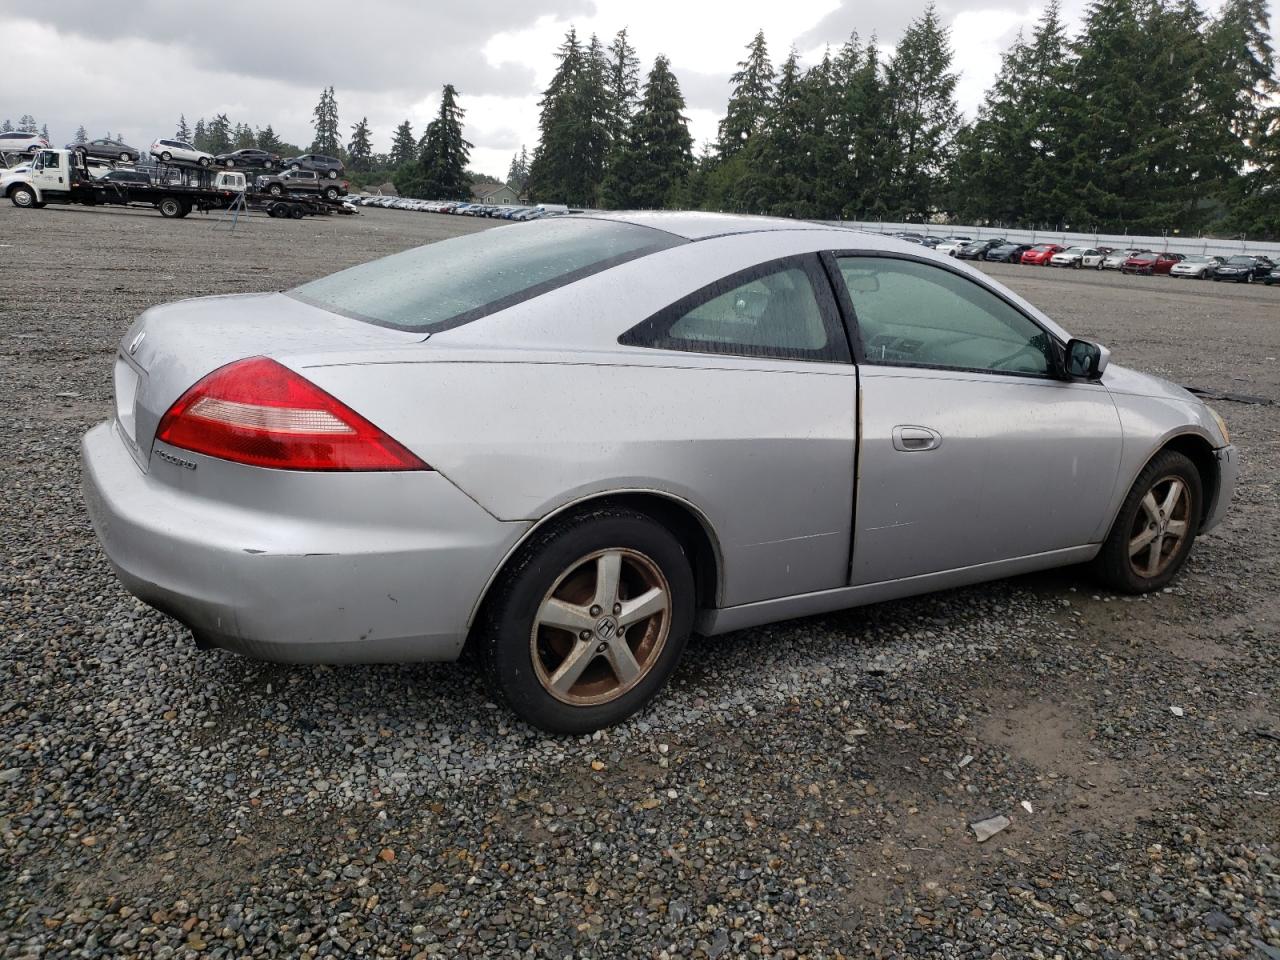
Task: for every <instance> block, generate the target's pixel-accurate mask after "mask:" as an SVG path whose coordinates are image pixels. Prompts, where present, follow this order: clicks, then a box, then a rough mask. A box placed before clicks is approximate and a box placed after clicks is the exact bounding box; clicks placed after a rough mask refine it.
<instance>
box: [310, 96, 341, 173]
mask: <svg viewBox="0 0 1280 960" xmlns="http://www.w3.org/2000/svg"><path fill="white" fill-rule="evenodd" d="M311 116H312V121H311V125H312V126H313V127H314V128H315V131H316V136H315V139H314V140H313V141H312V142H311V152H312V153H322V154H324V155H325V156H330V157H336V156H337V155H338V151H339V150H341V149H342V142H341V139H340V134H339V132H338V101H337V98H336V97H334V94H333V87H331V86H330V87H326V88H325V89H324V90H322V91H321V92H320V102H319V103H317V104H316V108H315V110H313V111H312V114H311Z"/></svg>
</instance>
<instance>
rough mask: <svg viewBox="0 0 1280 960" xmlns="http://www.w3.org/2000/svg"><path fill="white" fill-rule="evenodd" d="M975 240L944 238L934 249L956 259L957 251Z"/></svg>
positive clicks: (953, 237) (970, 238)
mask: <svg viewBox="0 0 1280 960" xmlns="http://www.w3.org/2000/svg"><path fill="white" fill-rule="evenodd" d="M972 240H973V237H960V236H952V237H943V238H942V239H941V240H939V241H938V242H937V243H935V244H934V245H933V249H934V250H936V251H937V252H938V253H945V254H946V255H947V256H949V257H954V256H955V255H956V251H957V250H959V249H960V248H961V247H963V246H964V245H965V244H966V243H969V242H970V241H972Z"/></svg>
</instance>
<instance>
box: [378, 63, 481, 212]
mask: <svg viewBox="0 0 1280 960" xmlns="http://www.w3.org/2000/svg"><path fill="white" fill-rule="evenodd" d="M465 114H466V111H465V110H463V109H462V108H461V107H459V106H458V91H457V90H455V89H454V88H453V84H451V83H447V84H445V86H444V91H443V93H442V94H441V97H440V110H439V112H438V113H437V114H436V118H435V119H434V120H432V121H431V123H429V124H427V132H426V134H425V135H424V136H423V148H422V154H421V156H420V158H419V161H418V167H417V170H416V171H412V170H410V171H406V172H407V176H405V177H403V178H397V180H396V188H397V189H398V190H400V192H401V193H402V194H406V193H407V195H409V196H415V195H416V196H420V197H426V198H430V199H438V200H461V199H464V198H466V197H467V196H469V195H470V189H471V180H470V178H469V177H468V176H467V162H468V161H469V160H470V157H471V146H472V145H471V144H470V143H468V142H467V140H466V139H465V138H464V137H463V136H462V118H463V116H464V115H465ZM415 174H416V175H415ZM401 183H404V184H405V186H407V187H409V191H406V190H405V189H404V188H403V187H401Z"/></svg>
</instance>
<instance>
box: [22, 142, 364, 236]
mask: <svg viewBox="0 0 1280 960" xmlns="http://www.w3.org/2000/svg"><path fill="white" fill-rule="evenodd" d="M147 172H148V174H149V175H150V176H151V182H150V183H147V184H143V183H126V182H123V181H103V180H98V179H95V178H94V177H92V176H90V175H89V172H88V170H87V168H86V167H85V164H84V157H83V155H82V154H80V153H77V152H75V151H70V150H41V151H40V152H38V153H36V154H35V155H34V156H33V157H32V167H31V172H30V173H29V174H21V175H17V176H15V177H12V178H6V179H5V180H4V181H3V188H2V189H3V193H4V196H6V197H8V198H9V199H10V200H11V201H12V202H13V204H14V206H18V207H31V208H37V209H38V208H40V207H43V206H45V205H46V204H50V203H58V204H82V205H84V206H90V207H93V206H131V205H146V206H151V207H154V208H155V209H157V210H159V211H160V215H161V216H163V217H170V218H175V219H181V218H182V217H185V216H187V215H188V214H189V213H191V211H192V210H201V211H207V210H222V209H225V208H228V207H230V206H231V205H232V204H234V203H235V202H236V201H237V199H238V198H243V200H244V203H245V204H246V205H248V206H249V207H257V208H259V209H263V210H265V211H266V213H267V214H268V215H269V216H272V217H282V216H283V217H293V218H295V219H297V218H301V217H305V216H309V215H310V216H315V215H322V214H327V213H331V212H333V210H334V209H335V208H336V207H337V205H338V204H339V203H340V202H341V201H340V200H337V201H333V200H329V199H327V198H325V197H318V196H316V195H315V194H314V193H302V192H298V193H294V192H286V193H283V194H270V193H266V192H262V193H258V192H255V191H254V190H253V189H251V188H250V185H249V183H248V181H247V180H246V178H245V175H244V173H242V172H239V171H235V172H232V171H228V170H226V169H222V168H217V167H202V166H199V165H198V164H187V163H181V162H176V161H170V162H167V163H160V164H156V165H155V166H154V167H152V168H150V169H148V171H147Z"/></svg>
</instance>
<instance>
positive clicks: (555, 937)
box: [0, 205, 1280, 960]
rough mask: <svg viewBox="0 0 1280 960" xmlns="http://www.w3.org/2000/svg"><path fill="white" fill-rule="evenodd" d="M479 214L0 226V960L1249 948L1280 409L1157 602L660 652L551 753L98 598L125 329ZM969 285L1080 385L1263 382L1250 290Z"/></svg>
mask: <svg viewBox="0 0 1280 960" xmlns="http://www.w3.org/2000/svg"><path fill="white" fill-rule="evenodd" d="M482 227H483V224H480V223H476V222H474V221H470V220H465V219H462V218H452V217H440V216H432V215H428V214H411V213H402V212H399V211H377V210H374V211H369V212H366V213H365V214H363V215H361V216H359V217H351V218H341V219H337V218H335V219H333V220H327V221H321V222H317V221H311V220H307V221H301V222H295V221H274V220H267V219H265V218H255V219H253V220H251V221H250V222H249V223H248V224H242V225H241V227H240V229H238V230H237V231H236V232H235V233H234V234H232V233H230V232H227V231H226V230H225V229H219V228H218V226H217V224H216V221H215V219H214V218H200V217H192V218H189V219H188V220H185V221H167V220H162V219H160V218H159V217H158V216H156V215H155V214H154V213H151V212H149V211H147V212H143V211H137V212H130V211H120V210H114V211H101V210H84V209H57V208H50V209H48V210H45V211H18V210H15V209H12V208H10V207H8V206H7V205H5V206H3V207H0V278H2V280H0V291H2V293H0V320H2V321H3V342H4V347H3V349H4V366H3V376H2V378H0V405H2V408H3V413H2V414H0V415H2V416H3V423H4V427H5V432H6V435H8V436H10V437H11V438H14V439H13V440H12V441H11V442H9V443H6V445H5V450H6V451H7V452H6V456H5V457H4V458H3V463H0V476H2V479H3V484H4V490H5V496H4V498H3V502H2V505H0V524H2V526H0V537H2V538H3V541H4V543H5V551H4V554H3V558H2V563H3V593H2V595H0V614H2V616H3V625H4V643H3V647H2V648H0V957H41V956H43V957H131V956H146V957H155V958H164V957H206V956H207V957H242V956H301V957H325V956H333V957H346V956H378V957H382V956H388V957H390V956H395V957H402V956H441V957H460V956H468V957H469V956H500V957H550V958H557V960H558V958H564V957H600V958H614V957H647V958H655V957H660V958H673V957H686V958H692V957H711V958H719V957H739V956H742V957H755V956H765V957H770V956H772V957H787V958H791V957H813V958H818V957H829V958H834V957H841V956H845V957H991V958H997V957H1002V958H1006V960H1013V958H1022V957H1035V958H1056V957H1077V956H1100V957H1129V956H1149V957H1155V956H1158V957H1242V958H1243V957H1248V958H1260V960H1280V694H1278V693H1277V691H1278V690H1280V651H1278V648H1277V646H1276V642H1275V641H1276V635H1277V619H1278V614H1280V601H1278V600H1277V596H1278V594H1280V589H1278V588H1280V564H1278V563H1277V560H1278V559H1280V536H1278V534H1277V530H1278V529H1280V527H1278V526H1277V520H1278V519H1280V516H1278V515H1280V489H1278V488H1277V482H1276V477H1277V468H1278V467H1280V416H1278V411H1280V408H1277V407H1265V406H1248V405H1243V404H1237V403H1222V404H1220V408H1221V410H1222V412H1223V413H1224V415H1225V416H1226V417H1227V419H1228V420H1229V421H1230V422H1231V425H1232V428H1233V433H1234V434H1235V438H1236V440H1237V442H1238V443H1239V446H1240V448H1241V451H1242V455H1243V459H1244V475H1243V478H1242V481H1241V484H1240V487H1239V489H1238V490H1237V493H1236V499H1235V503H1234V507H1233V512H1232V514H1231V516H1230V519H1229V520H1228V522H1227V523H1226V524H1225V525H1224V526H1223V527H1222V528H1220V529H1219V530H1218V531H1215V532H1214V533H1213V534H1212V535H1210V536H1207V537H1206V538H1204V539H1203V540H1202V541H1201V542H1200V543H1199V544H1198V545H1197V548H1196V551H1195V553H1194V555H1193V557H1192V559H1191V562H1190V565H1189V567H1188V569H1187V571H1186V573H1185V574H1184V576H1183V577H1182V578H1181V579H1180V580H1179V581H1177V582H1176V584H1175V586H1174V587H1172V588H1171V590H1170V591H1167V592H1165V593H1162V594H1159V595H1156V596H1153V597H1147V598H1142V599H1129V598H1120V597H1115V596H1110V595H1107V594H1104V593H1099V592H1098V591H1097V590H1096V588H1095V587H1094V586H1093V585H1092V584H1091V583H1090V582H1089V581H1088V580H1087V579H1085V578H1084V577H1083V575H1081V574H1080V573H1079V572H1077V571H1062V572H1057V573H1054V574H1048V575H1039V576H1033V577H1025V578H1020V579H1016V580H1009V581H1003V582H1000V583H995V584H989V585H984V586H979V587H974V588H971V589H966V590H958V591H953V592H950V593H945V594H940V595H935V596H930V597H925V598H921V599H917V600H911V601H906V602H897V603H892V604H884V605H881V606H877V607H871V608H866V609H862V610H856V611H852V612H848V613H843V614H838V615H833V616H828V617H822V618H816V619H809V620H800V621H793V622H790V623H786V624H780V625H775V626H771V627H765V628H760V629H755V630H750V631H746V632H743V633H739V634H734V635H731V636H726V637H719V638H715V639H710V640H697V641H695V642H694V643H693V644H691V646H690V650H689V653H688V655H687V657H686V660H685V663H684V665H683V666H682V667H681V669H680V670H679V671H678V674H677V677H676V679H675V682H674V683H673V686H672V688H671V689H670V690H669V691H668V692H667V694H666V695H665V696H663V697H662V698H660V700H659V701H658V702H657V703H656V704H655V705H654V706H653V707H651V708H650V709H649V710H648V711H646V712H645V713H644V714H643V715H641V716H640V717H638V718H636V719H634V720H633V721H631V722H629V723H627V724H625V725H624V726H622V727H620V728H617V729H615V730H612V731H609V732H608V733H602V734H597V735H595V736H593V737H589V738H582V739H557V738H550V737H547V736H544V735H541V734H539V733H537V732H535V731H533V730H530V729H529V728H527V727H525V726H523V725H522V724H519V723H517V722H515V721H514V720H513V719H512V717H511V716H510V715H509V714H508V713H506V712H505V711H504V710H501V709H498V708H497V707H496V706H495V705H494V704H493V703H491V702H489V701H488V699H487V698H486V696H485V693H484V691H483V689H482V688H481V686H480V685H479V683H478V681H477V678H476V676H475V675H474V674H473V672H472V670H471V669H470V668H469V667H468V666H466V665H465V664H459V665H429V666H406V667H344V668H340V669H338V668H334V669H330V668H317V667H286V666H276V665H268V664H260V663H254V662H250V661H247V660H244V659H240V658H237V657H235V656H233V655H230V654H224V653H221V652H197V651H196V649H195V647H194V646H193V644H192V642H191V640H190V637H189V636H188V635H187V633H186V632H185V630H183V629H181V628H180V627H178V626H177V625H176V624H174V623H173V622H171V621H169V620H167V619H166V618H164V617H163V616H161V615H159V614H157V613H155V612H153V611H151V610H149V609H147V608H146V607H144V606H142V605H141V604H139V603H137V602H136V601H134V600H133V599H132V598H130V597H129V596H128V595H126V594H125V593H124V591H123V590H122V589H121V588H120V587H119V586H118V584H117V583H116V581H115V579H114V577H113V576H112V573H111V570H110V568H109V566H108V564H107V563H106V560H105V559H104V558H103V556H102V554H101V553H100V552H99V550H98V547H97V545H96V543H95V541H94V538H93V535H92V532H91V530H90V527H89V524H88V522H87V520H86V519H85V516H84V511H83V509H82V506H81V501H80V495H79V491H78V479H79V478H78V455H77V442H78V439H79V437H80V435H81V434H82V433H83V432H84V431H85V430H86V429H87V428H88V427H89V426H91V425H92V424H93V423H95V422H97V421H99V420H102V419H104V418H105V417H107V416H108V414H109V410H110V369H111V363H110V358H111V355H112V353H113V351H114V349H115V343H116V341H117V340H118V338H119V336H120V335H121V333H122V331H123V330H124V329H125V327H126V325H127V324H128V323H129V321H130V320H131V318H132V317H133V316H134V315H136V314H137V313H138V312H139V311H140V310H142V309H143V308H145V307H147V306H149V305H151V304H153V303H158V302H161V301H165V300H170V299H174V298H177V297H183V296H191V295H198V294H208V293H215V292H231V291H242V290H254V289H263V288H269V287H285V286H289V285H292V284H294V283H296V282H299V281H301V280H304V279H308V278H311V277H314V276H318V275H321V274H323V273H326V272H329V271H330V270H332V269H335V268H337V267H339V266H344V265H347V264H348V263H353V262H356V261H360V260H364V259H368V258H370V257H373V256H376V255H380V254H383V253H388V252H391V251H394V250H398V249H401V248H403V247H405V246H409V245H411V244H415V243H420V242H424V241H427V240H433V239H438V238H440V237H444V236H449V235H453V234H456V233H459V232H466V231H469V230H473V229H480V228H482ZM992 273H994V274H996V275H997V276H999V277H1000V279H1002V280H1004V281H1006V282H1008V283H1009V284H1011V285H1012V286H1013V287H1015V288H1016V289H1018V290H1019V291H1021V292H1023V293H1024V294H1026V295H1027V296H1028V297H1029V298H1030V299H1031V300H1033V301H1034V302H1036V303H1038V304H1040V305H1041V306H1042V307H1044V308H1045V309H1046V310H1047V311H1048V312H1049V313H1051V314H1053V315H1054V316H1055V317H1057V318H1058V319H1059V320H1061V321H1062V322H1063V323H1064V324H1065V325H1066V326H1067V327H1068V328H1069V329H1072V330H1073V332H1076V333H1078V334H1081V335H1086V336H1094V337H1097V338H1099V339H1101V340H1103V341H1104V342H1106V343H1108V344H1109V345H1110V346H1111V347H1112V348H1113V349H1114V357H1115V360H1116V362H1119V363H1126V364H1130V365H1133V366H1136V367H1138V368H1140V369H1144V370H1147V371H1151V372H1155V373H1160V374H1163V375H1165V376H1169V377H1171V378H1173V379H1175V380H1178V381H1179V382H1184V383H1193V384H1197V385H1202V386H1210V387H1217V388H1221V389H1227V390H1234V391H1237V392H1242V393H1249V394H1260V395H1264V396H1268V397H1273V398H1280V360H1277V357H1280V290H1275V289H1263V288H1260V287H1256V286H1254V287H1235V286H1233V287H1230V288H1227V287H1224V286H1222V285H1217V284H1209V283H1198V282H1192V281H1186V282H1184V281H1174V280H1169V279H1167V278H1130V277H1123V278H1122V277H1118V276H1116V275H1113V274H1107V275H1097V274H1093V273H1091V272H1086V273H1076V272H1054V271H1050V270H1048V269H1044V268H1039V269H1037V268H1029V267H1028V268H1019V267H1008V268H1005V267H1000V266H995V267H993V268H992ZM997 816H999V817H1006V818H1008V820H1009V821H1010V822H1009V825H1008V826H1007V827H1006V828H1005V829H1003V830H1002V831H1001V832H999V833H997V834H996V835H995V836H993V837H992V838H990V839H988V840H986V841H985V842H982V843H979V842H978V841H977V839H976V836H975V831H974V830H973V829H972V828H971V826H970V825H971V824H973V823H975V822H977V821H981V820H984V819H987V818H991V817H997Z"/></svg>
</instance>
